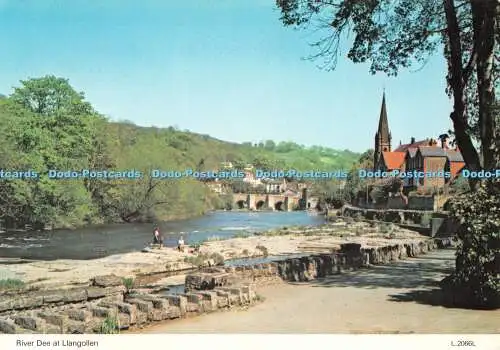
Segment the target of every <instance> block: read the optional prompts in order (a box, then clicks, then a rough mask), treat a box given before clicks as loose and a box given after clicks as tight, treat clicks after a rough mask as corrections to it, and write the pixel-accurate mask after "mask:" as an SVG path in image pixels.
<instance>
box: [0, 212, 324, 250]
mask: <svg viewBox="0 0 500 350" xmlns="http://www.w3.org/2000/svg"><path fill="white" fill-rule="evenodd" d="M323 223H324V217H323V216H314V215H311V214H309V213H308V212H304V211H297V212H213V213H210V214H208V215H206V216H203V217H200V218H195V219H188V220H178V221H169V222H164V223H159V227H160V232H161V233H162V235H163V236H164V239H165V245H167V246H175V245H176V243H177V240H178V239H179V237H180V236H183V238H184V240H185V241H186V243H187V244H192V243H196V242H200V241H203V240H206V239H210V238H212V237H221V238H223V237H232V236H234V235H237V234H242V233H247V234H252V233H254V232H259V231H265V230H268V229H273V228H278V227H282V226H295V225H319V224H323ZM152 235H153V225H151V224H120V225H107V226H97V227H88V228H84V229H78V230H56V231H43V232H2V233H0V258H24V259H36V260H55V259H81V260H87V259H95V258H100V257H104V256H108V255H113V254H120V253H127V252H132V251H139V250H141V249H142V248H144V246H145V245H146V244H147V243H149V242H151V240H152Z"/></svg>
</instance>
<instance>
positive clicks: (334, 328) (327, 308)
mask: <svg viewBox="0 0 500 350" xmlns="http://www.w3.org/2000/svg"><path fill="white" fill-rule="evenodd" d="M453 264H454V252H453V251H452V250H438V251H434V252H431V253H429V254H427V255H425V256H422V257H420V258H413V259H408V260H405V261H401V262H398V263H396V264H393V265H388V266H377V267H373V268H371V269H367V270H362V271H359V272H356V273H351V274H345V275H337V276H333V277H331V278H328V279H325V280H323V281H317V282H315V283H308V284H295V285H292V284H282V285H275V286H269V287H265V288H263V289H262V290H260V291H259V294H261V295H262V296H264V297H265V301H264V302H263V303H262V304H259V305H257V306H254V307H252V308H250V309H248V310H244V311H229V312H222V313H215V314H209V315H205V316H200V317H196V318H192V319H184V320H178V321H173V322H172V321H171V322H168V323H164V324H160V325H156V326H153V327H150V328H147V329H145V330H142V331H141V333H413V332H415V333H499V332H500V311H475V310H462V309H449V308H444V307H442V306H433V305H432V304H435V303H439V298H440V295H439V292H436V291H435V288H436V281H439V280H440V279H441V278H442V277H443V276H444V275H445V274H446V273H447V271H448V270H450V269H452V268H453ZM433 290H434V291H433Z"/></svg>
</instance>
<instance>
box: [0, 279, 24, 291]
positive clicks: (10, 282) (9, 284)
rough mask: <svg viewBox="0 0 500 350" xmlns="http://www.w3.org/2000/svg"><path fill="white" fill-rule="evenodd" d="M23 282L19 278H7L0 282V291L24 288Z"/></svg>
mask: <svg viewBox="0 0 500 350" xmlns="http://www.w3.org/2000/svg"><path fill="white" fill-rule="evenodd" d="M24 286H25V284H24V282H23V281H21V280H20V279H17V278H7V279H2V280H0V290H12V289H21V288H24Z"/></svg>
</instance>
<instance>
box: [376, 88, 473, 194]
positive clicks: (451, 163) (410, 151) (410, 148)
mask: <svg viewBox="0 0 500 350" xmlns="http://www.w3.org/2000/svg"><path fill="white" fill-rule="evenodd" d="M373 164H374V170H375V171H377V170H381V171H394V170H399V171H401V172H414V171H417V172H433V173H440V174H443V176H432V177H423V178H405V179H404V180H403V186H404V187H405V188H406V189H408V190H413V189H419V188H422V187H433V188H442V187H444V186H446V185H447V184H449V183H450V182H452V181H453V180H454V179H455V178H456V177H457V176H459V174H460V171H461V170H462V169H463V168H464V166H465V162H464V160H463V157H462V155H461V153H460V151H459V149H458V148H456V147H455V148H454V147H452V146H451V145H450V144H449V142H448V140H447V139H446V138H444V137H443V138H442V139H441V140H439V141H437V140H435V139H432V138H427V139H425V140H420V141H416V140H415V138H414V137H412V138H411V140H410V143H407V144H402V143H401V142H400V143H399V146H398V147H397V148H396V149H394V150H392V135H391V133H390V130H389V122H388V118H387V106H386V99H385V92H384V94H383V96H382V106H381V108H380V117H379V123H378V130H377V132H376V134H375V152H374V159H373ZM446 172H449V173H450V176H449V177H446V176H444V174H445V173H446Z"/></svg>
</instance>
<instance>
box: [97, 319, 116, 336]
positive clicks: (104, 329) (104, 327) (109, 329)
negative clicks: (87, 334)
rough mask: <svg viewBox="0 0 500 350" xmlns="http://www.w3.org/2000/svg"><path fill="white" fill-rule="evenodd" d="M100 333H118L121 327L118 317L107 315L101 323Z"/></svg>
mask: <svg viewBox="0 0 500 350" xmlns="http://www.w3.org/2000/svg"><path fill="white" fill-rule="evenodd" d="M99 333H100V334H118V333H120V327H119V322H118V318H117V317H109V316H108V317H106V318H105V319H104V321H102V323H101V327H100V329H99Z"/></svg>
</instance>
